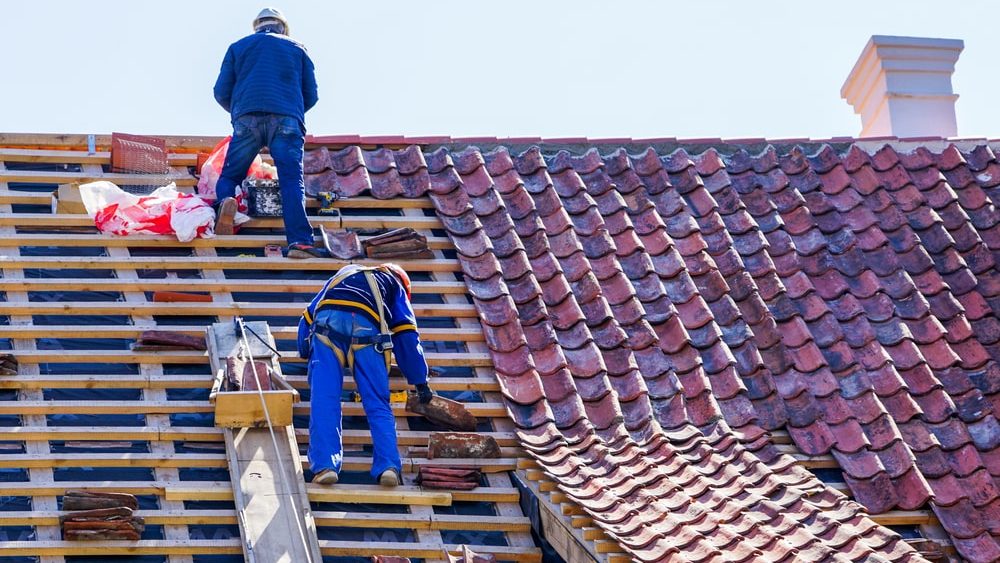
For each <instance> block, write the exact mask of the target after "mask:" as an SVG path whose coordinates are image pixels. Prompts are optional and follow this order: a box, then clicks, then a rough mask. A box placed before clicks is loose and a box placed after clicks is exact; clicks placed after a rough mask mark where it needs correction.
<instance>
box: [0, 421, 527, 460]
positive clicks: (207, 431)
mask: <svg viewBox="0 0 1000 563" xmlns="http://www.w3.org/2000/svg"><path fill="white" fill-rule="evenodd" d="M430 434H431V432H430V431H426V430H399V431H397V435H398V438H399V443H400V445H403V446H425V445H427V440H428V438H429V437H430ZM480 434H482V435H484V436H492V437H493V438H494V439H496V440H497V442H498V443H499V445H500V446H502V447H515V446H518V445H519V444H520V442H519V441H518V439H517V437H516V436H515V435H514V433H513V432H480ZM308 435H309V434H308V430H307V429H305V428H301V429H296V432H295V436H296V440H297V441H298V442H299V443H306V442H307V441H308ZM222 439H223V437H222V430H221V429H220V428H215V427H212V426H210V427H202V426H171V427H168V428H162V429H157V428H149V427H128V426H5V427H0V440H6V441H23V440H69V441H108V440H112V441H116V440H117V441H141V442H146V441H149V442H154V441H175V440H176V441H185V442H221V441H222ZM370 443H371V433H370V432H369V431H367V430H351V429H347V430H344V444H347V445H355V444H370ZM19 455H23V454H19Z"/></svg>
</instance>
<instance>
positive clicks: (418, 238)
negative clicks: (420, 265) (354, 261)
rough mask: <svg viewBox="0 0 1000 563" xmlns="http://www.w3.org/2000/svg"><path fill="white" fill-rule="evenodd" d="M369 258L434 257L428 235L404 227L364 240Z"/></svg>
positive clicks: (363, 243)
mask: <svg viewBox="0 0 1000 563" xmlns="http://www.w3.org/2000/svg"><path fill="white" fill-rule="evenodd" d="M362 245H363V246H364V249H365V254H367V255H368V257H369V258H378V259H383V258H386V259H387V258H433V257H434V254H433V253H432V252H431V250H430V247H428V246H427V237H425V236H424V235H422V234H420V233H418V232H417V231H415V230H413V229H411V228H409V227H403V228H401V229H395V230H392V231H389V232H387V233H383V234H381V235H377V236H374V237H371V238H369V239H366V240H365V241H363V242H362Z"/></svg>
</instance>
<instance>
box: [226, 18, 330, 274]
mask: <svg viewBox="0 0 1000 563" xmlns="http://www.w3.org/2000/svg"><path fill="white" fill-rule="evenodd" d="M253 30H254V33H252V34H251V35H248V36H247V37H244V38H243V39H240V40H239V41H237V42H236V43H233V44H232V45H230V46H229V50H228V51H226V57H225V58H224V59H223V61H222V70H221V71H220V72H219V78H218V80H216V82H215V99H216V101H218V102H219V105H221V106H222V107H223V108H225V110H226V111H228V112H229V113H230V115H231V116H232V122H233V138H232V140H231V141H230V142H229V150H228V152H227V153H226V162H225V164H224V165H223V167H222V173H221V174H220V177H219V181H218V183H217V184H216V188H215V190H216V195H217V197H218V199H217V203H216V206H217V207H216V213H217V219H216V228H215V232H216V233H218V234H227V235H231V234H233V231H234V227H233V218H234V215H235V214H236V200H235V199H234V197H235V195H236V186H238V185H240V183H242V182H243V180H244V178H246V174H247V170H248V169H249V168H250V164H251V163H252V162H253V160H254V158H255V157H256V156H257V153H258V152H260V149H262V148H263V147H265V146H266V147H268V148H269V149H270V151H271V157H272V158H273V159H274V164H275V166H276V167H277V168H278V181H279V184H280V186H281V208H282V214H283V219H284V223H285V237H286V238H287V240H288V249H287V255H288V256H289V257H290V258H310V257H313V256H326V253H325V251H323V250H322V249H320V248H316V247H315V246H314V239H313V230H312V226H311V225H310V224H309V219H308V218H306V206H305V184H304V183H303V178H302V156H303V150H304V147H305V113H306V111H308V110H309V109H310V108H312V107H313V106H314V105H316V100H317V99H318V95H317V93H316V76H315V72H314V70H313V63H312V60H310V59H309V54H308V53H307V52H306V48H305V47H304V46H303V45H302V44H301V43H299V42H297V41H295V40H293V39H291V38H290V37H289V36H288V35H289V34H288V20H286V19H285V16H283V15H282V14H281V12H279V11H278V10H276V9H274V8H264V9H263V10H261V11H260V14H258V15H257V18H256V19H254V21H253Z"/></svg>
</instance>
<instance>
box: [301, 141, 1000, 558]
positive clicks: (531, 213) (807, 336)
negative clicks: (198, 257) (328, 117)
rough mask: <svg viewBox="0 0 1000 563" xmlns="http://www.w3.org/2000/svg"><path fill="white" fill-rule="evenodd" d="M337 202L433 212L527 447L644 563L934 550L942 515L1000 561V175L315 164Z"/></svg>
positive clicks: (703, 164) (936, 158) (521, 156)
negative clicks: (832, 478)
mask: <svg viewBox="0 0 1000 563" xmlns="http://www.w3.org/2000/svg"><path fill="white" fill-rule="evenodd" d="M307 168H308V169H309V171H310V172H312V173H313V174H311V175H310V182H311V183H312V184H313V186H314V187H316V186H322V187H323V188H324V189H335V190H338V191H341V192H342V193H345V194H347V195H352V194H356V193H360V192H361V191H363V190H366V189H371V191H372V193H373V194H374V195H375V196H376V197H394V196H398V195H405V196H415V195H421V194H423V193H425V192H428V191H429V193H430V197H431V198H432V199H433V201H434V203H435V206H436V208H437V211H438V213H439V215H440V216H441V218H442V220H443V222H444V225H445V227H446V229H447V230H448V233H449V235H450V236H451V238H452V239H453V241H454V243H455V245H456V248H457V249H458V252H459V258H460V260H461V262H462V266H463V271H464V273H465V276H466V281H467V283H468V284H469V286H470V289H471V291H472V293H473V295H474V297H475V302H476V306H477V308H478V310H479V312H480V313H481V315H482V320H483V321H484V328H485V329H486V336H487V343H488V344H489V347H490V349H491V351H492V354H493V357H494V364H495V368H496V370H497V374H498V377H499V379H500V382H501V386H502V388H503V390H504V394H505V396H506V399H507V405H508V408H509V410H510V412H511V415H512V417H513V418H514V420H515V422H516V423H517V425H518V427H519V428H520V435H521V439H522V441H523V442H524V444H525V446H526V447H527V448H528V449H529V451H531V452H532V453H533V454H534V455H535V456H536V457H537V458H538V460H539V461H540V462H541V464H542V465H543V466H544V467H545V468H546V470H547V471H548V472H549V473H550V474H551V475H553V476H554V477H555V478H556V479H557V480H558V482H559V483H560V485H561V487H562V488H563V489H564V490H565V491H566V492H567V493H568V494H569V495H570V496H571V497H572V498H573V499H575V500H576V501H577V502H579V503H580V504H581V505H582V506H583V507H584V508H585V509H586V510H587V511H588V512H590V513H591V514H592V515H593V516H594V518H595V521H597V522H598V523H599V524H600V525H601V526H602V527H603V528H604V529H605V530H606V531H607V532H608V533H609V534H610V535H611V536H613V537H614V538H616V539H617V540H619V541H620V542H621V544H622V545H623V546H625V547H626V548H627V549H629V550H630V551H631V552H632V553H633V554H634V555H635V556H636V557H637V558H639V559H642V560H647V561H653V560H661V559H669V558H670V557H671V555H676V556H678V560H680V559H684V560H692V561H707V560H713V559H717V560H749V559H752V558H753V557H761V558H765V559H767V560H774V561H777V560H785V559H790V558H795V557H798V558H800V559H802V560H809V561H820V560H825V559H826V558H830V559H835V560H838V559H839V560H844V558H845V557H846V558H847V559H851V560H861V559H865V558H866V557H875V558H878V557H882V558H884V559H887V560H907V559H910V558H912V557H914V556H915V555H914V554H913V553H912V552H911V551H910V550H909V548H907V547H906V546H905V544H903V542H901V541H899V540H898V536H895V535H894V534H892V533H891V532H888V531H887V530H885V529H883V528H880V527H877V526H876V525H875V524H874V523H872V522H871V521H870V520H868V519H867V518H865V517H864V516H863V515H861V514H860V513H859V512H858V510H857V508H856V506H855V505H854V504H853V503H851V502H850V501H847V500H846V499H845V498H844V497H842V496H841V495H839V494H837V493H835V492H833V491H832V490H830V489H827V488H825V487H824V486H823V485H822V484H821V483H820V482H819V481H817V480H816V479H815V478H813V477H811V475H810V474H809V473H807V472H805V471H804V470H801V469H798V468H796V467H794V466H793V465H792V460H791V458H789V457H788V456H783V455H779V454H778V453H777V452H776V451H775V449H774V448H773V446H772V445H771V444H770V442H769V441H768V438H767V436H766V435H765V432H764V431H765V430H774V429H781V428H786V429H787V430H788V432H789V433H790V434H791V436H792V438H793V440H794V441H795V443H796V444H797V445H798V447H799V448H800V449H802V450H803V451H804V452H805V453H807V454H822V453H827V452H829V453H832V454H833V456H834V457H835V458H836V459H837V461H838V462H839V463H840V465H841V467H842V468H843V470H844V478H845V480H846V481H847V483H848V485H849V486H850V488H851V490H852V492H853V493H854V495H855V497H856V498H857V499H858V500H859V501H860V502H862V503H864V504H865V505H866V506H867V507H868V508H869V510H871V511H873V512H882V511H886V510H890V509H893V508H902V509H910V508H917V507H920V506H922V505H924V504H925V503H926V502H928V501H930V502H931V503H932V506H933V508H934V510H935V512H936V514H937V516H938V518H939V519H940V520H941V523H942V524H943V525H944V527H945V528H946V529H947V531H948V532H949V533H950V534H951V536H952V539H953V541H954V543H955V545H956V547H957V548H958V550H959V551H960V552H961V553H962V554H963V555H964V556H965V557H967V558H968V559H970V560H973V561H991V560H995V559H996V558H998V557H1000V502H998V498H1000V495H998V489H997V481H996V478H997V477H998V476H1000V457H998V454H1000V450H998V449H997V446H998V444H1000V427H998V425H997V421H996V418H995V416H996V413H997V411H998V408H1000V397H998V395H997V391H998V390H1000V372H998V370H997V369H998V368H997V365H996V359H997V357H998V354H1000V348H998V347H997V343H998V341H1000V325H998V323H997V317H996V313H997V309H996V308H997V307H1000V301H998V300H997V295H998V292H1000V285H998V282H1000V278H997V275H996V274H997V272H996V264H995V252H996V251H997V250H998V249H1000V234H998V231H997V224H998V221H1000V214H998V213H997V210H996V208H995V202H996V199H995V198H996V197H1000V191H997V190H996V188H997V186H1000V163H998V161H997V158H996V157H995V155H994V154H993V152H992V151H991V149H990V148H989V146H987V145H985V144H984V145H980V146H979V147H977V148H975V149H972V150H968V151H965V152H962V151H960V150H959V149H957V148H956V147H955V146H949V147H947V148H946V149H945V150H943V151H941V152H931V151H930V150H928V149H926V148H923V147H921V148H917V149H916V150H912V151H910V152H907V153H900V152H897V151H896V150H895V149H894V148H892V147H891V146H885V147H884V148H882V149H881V150H879V151H877V152H875V153H874V154H869V153H867V152H865V151H863V150H861V149H860V148H859V147H858V146H856V145H846V146H844V145H841V146H840V148H839V149H837V150H835V149H833V148H832V147H830V146H823V147H822V148H819V149H818V150H816V149H813V150H810V151H808V153H807V152H806V151H803V150H800V149H797V148H791V149H788V150H782V151H780V152H779V151H777V150H775V149H773V148H770V147H768V148H767V149H765V150H764V151H763V152H759V153H755V154H750V153H748V152H746V151H738V152H735V153H732V154H728V155H726V156H722V155H720V154H719V153H718V152H716V151H715V150H713V149H709V150H707V151H704V152H700V153H697V154H689V153H688V152H687V151H686V150H684V149H683V148H681V149H679V150H672V151H671V152H665V151H663V152H657V151H656V150H654V149H649V150H646V151H645V152H633V153H629V152H626V151H625V150H624V149H619V150H614V149H607V147H602V150H600V151H598V150H597V149H591V150H589V151H587V152H585V154H582V155H578V156H573V155H571V154H570V153H568V152H565V151H562V152H559V153H555V154H550V153H545V154H543V152H542V151H541V150H539V149H538V148H533V149H530V150H527V151H525V152H521V153H518V154H511V153H510V152H509V151H508V150H507V149H506V148H504V147H502V146H501V147H499V148H498V149H496V150H493V151H491V152H488V153H485V154H484V153H482V152H481V151H479V150H477V149H475V148H467V149H462V150H460V151H456V150H449V149H447V148H445V149H440V150H438V151H435V152H432V153H429V154H426V155H423V154H422V153H421V152H420V151H419V150H417V148H416V147H410V148H408V149H406V150H403V151H399V152H395V153H394V152H392V151H389V150H385V149H382V150H378V151H361V150H360V149H357V148H349V149H345V150H342V151H339V152H333V153H327V152H320V151H317V152H314V153H313V154H311V155H310V157H309V162H308V163H307Z"/></svg>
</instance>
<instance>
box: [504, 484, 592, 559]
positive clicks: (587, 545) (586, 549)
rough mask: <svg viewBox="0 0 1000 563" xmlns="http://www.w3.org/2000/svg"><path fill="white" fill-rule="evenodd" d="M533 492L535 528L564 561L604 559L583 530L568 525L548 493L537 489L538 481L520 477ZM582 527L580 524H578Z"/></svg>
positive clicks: (568, 520) (567, 517) (566, 519)
mask: <svg viewBox="0 0 1000 563" xmlns="http://www.w3.org/2000/svg"><path fill="white" fill-rule="evenodd" d="M522 481H523V482H524V483H525V485H526V486H527V487H528V489H530V490H531V491H532V493H534V496H535V498H536V499H537V501H538V516H539V519H540V523H541V530H536V532H538V533H539V534H540V535H542V536H544V537H545V539H546V540H547V541H548V542H549V544H551V545H552V547H553V548H555V550H556V552H557V553H559V555H560V556H562V558H563V559H564V560H565V561H573V562H574V563H575V562H579V563H597V562H603V561H605V557H604V556H603V555H602V554H599V553H597V551H596V550H595V549H594V542H593V541H591V540H588V539H586V538H584V537H583V531H582V530H580V529H578V528H574V527H573V526H570V525H569V524H570V517H569V516H566V515H564V514H562V513H561V512H560V510H559V507H558V505H555V504H553V503H552V502H551V501H550V499H549V498H548V495H545V494H543V493H541V491H539V490H538V482H537V481H532V480H529V479H527V478H525V479H522ZM580 527H581V528H582V526H580Z"/></svg>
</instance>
